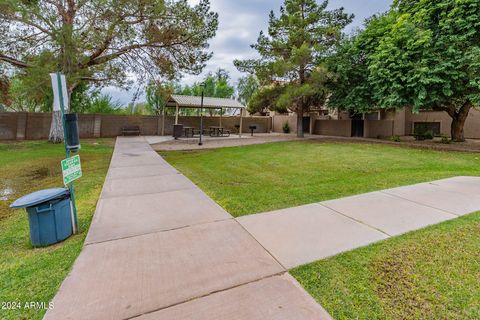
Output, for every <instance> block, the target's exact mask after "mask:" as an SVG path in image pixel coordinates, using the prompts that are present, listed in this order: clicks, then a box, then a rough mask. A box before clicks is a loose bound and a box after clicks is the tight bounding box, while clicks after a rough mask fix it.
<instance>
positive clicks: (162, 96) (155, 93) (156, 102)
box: [146, 82, 181, 116]
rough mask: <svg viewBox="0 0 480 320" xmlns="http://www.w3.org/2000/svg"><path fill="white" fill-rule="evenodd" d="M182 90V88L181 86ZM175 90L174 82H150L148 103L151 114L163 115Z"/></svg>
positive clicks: (147, 106) (147, 91)
mask: <svg viewBox="0 0 480 320" xmlns="http://www.w3.org/2000/svg"><path fill="white" fill-rule="evenodd" d="M179 89H180V90H181V88H179ZM174 92H175V85H174V84H173V83H158V82H150V83H149V85H148V86H147V90H146V93H147V105H146V108H147V109H148V111H149V112H150V114H154V115H157V116H158V115H161V114H162V113H163V111H164V109H165V108H166V106H167V102H168V99H169V98H170V95H171V94H172V93H174Z"/></svg>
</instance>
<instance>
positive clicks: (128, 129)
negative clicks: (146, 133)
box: [122, 126, 140, 136]
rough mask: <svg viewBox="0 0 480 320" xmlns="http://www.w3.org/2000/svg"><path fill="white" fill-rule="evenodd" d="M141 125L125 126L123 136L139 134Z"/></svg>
mask: <svg viewBox="0 0 480 320" xmlns="http://www.w3.org/2000/svg"><path fill="white" fill-rule="evenodd" d="M139 135H140V127H139V126H125V127H122V136H139Z"/></svg>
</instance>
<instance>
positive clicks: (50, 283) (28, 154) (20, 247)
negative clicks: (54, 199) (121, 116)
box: [0, 139, 113, 320]
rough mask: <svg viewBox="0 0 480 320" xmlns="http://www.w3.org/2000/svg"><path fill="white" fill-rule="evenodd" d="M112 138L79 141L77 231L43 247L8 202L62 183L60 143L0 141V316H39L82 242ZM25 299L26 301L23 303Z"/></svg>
mask: <svg viewBox="0 0 480 320" xmlns="http://www.w3.org/2000/svg"><path fill="white" fill-rule="evenodd" d="M112 141H113V140H112V139H101V140H85V141H82V150H81V157H82V167H83V177H82V179H79V180H78V181H77V183H76V190H77V204H78V216H79V226H80V230H81V233H80V234H78V235H75V236H72V237H71V238H69V239H67V240H66V241H64V242H62V243H59V244H57V245H53V246H50V247H46V248H32V247H31V244H30V240H29V230H28V219H27V216H26V213H25V211H24V210H11V209H9V208H8V205H9V204H10V203H11V202H13V200H15V199H16V198H18V197H20V196H22V195H24V194H27V193H30V192H33V191H36V190H40V189H44V188H50V187H59V186H62V185H63V182H62V172H61V166H60V161H61V160H62V159H63V158H64V153H63V145H59V144H57V145H53V144H49V143H47V142H45V141H28V142H16V143H8V144H0V167H1V168H2V170H0V171H1V172H0V181H1V183H0V189H5V190H6V189H7V188H8V190H10V189H11V192H13V193H12V194H9V196H8V197H6V198H7V200H3V201H0V246H1V248H2V254H1V256H0V270H1V271H0V302H2V303H3V302H5V303H7V302H10V304H9V305H8V306H7V305H6V304H5V307H6V308H3V309H2V310H0V318H1V319H8V320H9V319H41V318H42V317H43V315H44V313H45V310H44V307H45V306H46V307H48V303H49V302H50V300H51V299H52V298H53V296H54V295H55V293H56V292H57V290H58V287H59V286H60V284H61V283H62V281H63V280H64V278H65V276H66V275H67V274H68V272H69V270H70V268H71V266H72V265H73V262H74V261H75V259H76V258H77V256H78V254H79V253H80V251H81V249H82V247H83V242H84V240H85V237H86V234H87V232H88V228H89V225H90V222H91V219H92V217H93V214H94V212H95V207H96V203H97V201H98V198H99V196H100V192H101V189H102V186H103V181H104V179H105V176H106V173H107V170H108V167H109V164H110V158H111V154H112V151H113V142H112ZM37 302H38V303H37ZM25 303H31V305H32V307H31V308H25ZM36 303H37V304H36ZM42 303H43V305H42ZM17 306H18V307H17Z"/></svg>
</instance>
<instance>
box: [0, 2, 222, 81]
mask: <svg viewBox="0 0 480 320" xmlns="http://www.w3.org/2000/svg"><path fill="white" fill-rule="evenodd" d="M59 17H61V19H59ZM217 27H218V15H217V14H216V13H213V12H211V11H210V3H209V1H208V0H201V1H200V2H199V4H197V5H195V6H191V5H190V4H189V3H188V1H186V0H180V1H162V0H146V1H142V2H138V3H132V2H131V1H127V0H120V1H117V0H87V1H80V2H79V1H67V2H64V1H60V0H53V1H47V2H45V1H21V0H11V1H2V3H1V10H0V43H2V47H1V51H0V61H3V62H6V63H9V64H11V65H12V66H14V67H16V68H21V69H24V70H25V72H28V73H31V72H35V70H34V68H36V67H41V66H45V67H46V68H47V69H49V72H54V71H61V72H63V73H65V74H66V75H67V76H68V80H69V83H70V84H71V86H72V88H74V87H75V86H76V85H77V84H79V83H80V82H82V81H89V82H91V81H93V82H94V83H98V82H101V83H102V84H103V85H106V84H117V85H124V84H125V83H126V81H127V75H128V74H131V73H133V74H137V75H138V76H139V77H141V78H143V77H145V75H148V76H151V77H156V75H158V74H159V75H162V76H165V77H174V76H176V75H178V74H179V73H180V72H187V73H192V74H198V73H200V72H201V70H202V69H203V67H204V65H205V62H206V61H207V60H209V59H210V57H211V53H210V52H208V51H206V49H207V48H208V43H207V41H208V40H209V39H210V38H212V37H213V36H215V33H216V30H217ZM14 30H15V31H14ZM45 54H46V55H49V56H50V57H51V59H50V60H48V62H49V63H48V64H39V63H38V62H39V61H37V60H38V59H37V57H38V56H40V55H45ZM42 74H43V76H44V77H45V78H47V77H48V72H47V73H42Z"/></svg>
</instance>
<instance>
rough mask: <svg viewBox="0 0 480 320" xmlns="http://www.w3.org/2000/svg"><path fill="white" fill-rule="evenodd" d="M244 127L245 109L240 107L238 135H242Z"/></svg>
mask: <svg viewBox="0 0 480 320" xmlns="http://www.w3.org/2000/svg"><path fill="white" fill-rule="evenodd" d="M242 127H243V109H240V128H238V136H239V137H240V138H241V137H242Z"/></svg>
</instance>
